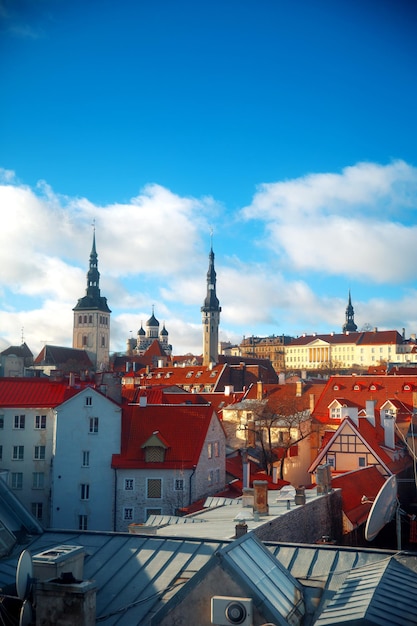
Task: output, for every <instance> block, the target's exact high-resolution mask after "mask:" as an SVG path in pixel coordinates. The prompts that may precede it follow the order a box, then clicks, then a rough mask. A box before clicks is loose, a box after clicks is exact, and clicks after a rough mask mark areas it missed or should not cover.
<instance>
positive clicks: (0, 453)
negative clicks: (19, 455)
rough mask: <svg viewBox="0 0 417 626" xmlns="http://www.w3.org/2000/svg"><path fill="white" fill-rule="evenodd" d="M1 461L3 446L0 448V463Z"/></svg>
mask: <svg viewBox="0 0 417 626" xmlns="http://www.w3.org/2000/svg"><path fill="white" fill-rule="evenodd" d="M2 459H3V446H0V461H1V460H2Z"/></svg>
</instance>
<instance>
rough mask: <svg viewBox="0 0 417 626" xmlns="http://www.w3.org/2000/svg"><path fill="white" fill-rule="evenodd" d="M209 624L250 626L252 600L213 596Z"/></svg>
mask: <svg viewBox="0 0 417 626" xmlns="http://www.w3.org/2000/svg"><path fill="white" fill-rule="evenodd" d="M211 623H212V624H217V626H230V624H240V626H252V598H237V597H233V596H213V597H212V598H211Z"/></svg>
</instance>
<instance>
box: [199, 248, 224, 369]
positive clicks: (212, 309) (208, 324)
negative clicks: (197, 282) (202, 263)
mask: <svg viewBox="0 0 417 626" xmlns="http://www.w3.org/2000/svg"><path fill="white" fill-rule="evenodd" d="M221 310H222V309H221V306H219V299H218V297H217V296H216V270H215V269H214V252H213V245H212V246H211V248H210V254H209V268H208V272H207V295H206V298H205V300H204V305H203V306H202V307H201V313H202V318H203V365H205V366H209V365H210V363H217V361H218V358H219V323H220V311H221Z"/></svg>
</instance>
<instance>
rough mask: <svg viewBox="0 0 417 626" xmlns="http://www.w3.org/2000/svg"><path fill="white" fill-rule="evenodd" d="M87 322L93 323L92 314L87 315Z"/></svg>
mask: <svg viewBox="0 0 417 626" xmlns="http://www.w3.org/2000/svg"><path fill="white" fill-rule="evenodd" d="M88 323H89V324H92V323H93V316H92V315H89V316H88Z"/></svg>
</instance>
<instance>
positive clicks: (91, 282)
mask: <svg viewBox="0 0 417 626" xmlns="http://www.w3.org/2000/svg"><path fill="white" fill-rule="evenodd" d="M99 282H100V272H99V271H98V261H97V251H96V229H95V227H94V231H93V245H92V247H91V252H90V266H89V270H88V272H87V291H86V294H87V296H91V297H92V298H99V297H100V288H99Z"/></svg>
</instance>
